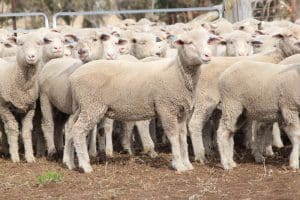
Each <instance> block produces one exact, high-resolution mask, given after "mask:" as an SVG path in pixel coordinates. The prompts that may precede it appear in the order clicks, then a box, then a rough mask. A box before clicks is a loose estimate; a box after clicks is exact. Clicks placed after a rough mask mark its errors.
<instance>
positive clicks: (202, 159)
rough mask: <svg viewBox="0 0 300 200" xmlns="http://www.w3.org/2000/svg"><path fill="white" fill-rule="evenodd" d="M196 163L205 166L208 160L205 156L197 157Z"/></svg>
mask: <svg viewBox="0 0 300 200" xmlns="http://www.w3.org/2000/svg"><path fill="white" fill-rule="evenodd" d="M195 162H198V163H201V164H203V165H204V164H205V163H207V160H206V158H205V156H195Z"/></svg>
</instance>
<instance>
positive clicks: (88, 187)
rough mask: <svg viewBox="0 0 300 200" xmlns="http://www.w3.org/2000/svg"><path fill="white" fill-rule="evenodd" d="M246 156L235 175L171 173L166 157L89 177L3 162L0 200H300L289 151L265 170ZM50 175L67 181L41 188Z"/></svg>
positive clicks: (137, 160) (117, 165)
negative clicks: (289, 166)
mask: <svg viewBox="0 0 300 200" xmlns="http://www.w3.org/2000/svg"><path fill="white" fill-rule="evenodd" d="M242 152H243V153H241V152H237V153H236V155H237V156H236V160H237V161H238V163H239V166H238V167H237V168H236V169H234V170H232V171H229V172H228V171H224V170H222V169H221V168H219V167H218V165H219V161H218V160H211V162H210V164H209V165H208V166H203V165H200V164H199V163H193V165H194V167H195V169H194V170H193V171H190V172H186V173H182V174H178V173H176V172H175V171H173V170H171V169H170V168H169V166H168V165H169V161H170V158H171V155H170V154H168V153H160V155H159V157H158V158H156V159H150V158H148V157H147V156H143V155H140V156H136V157H134V158H129V157H128V156H127V155H120V154H118V155H115V157H114V158H112V159H110V160H109V161H108V162H107V163H106V164H93V168H94V172H93V173H91V174H82V173H79V172H78V171H69V170H67V169H66V168H65V167H63V166H62V164H60V163H57V162H49V161H47V160H46V159H44V158H42V159H37V163H34V164H28V163H24V162H22V163H20V164H14V163H12V162H11V161H10V160H7V159H0V199H189V200H196V199H244V200H251V199H272V200H273V199H278V200H279V199H282V200H283V199H286V200H288V199H295V200H296V199H300V173H299V171H298V172H294V171H291V170H288V169H287V167H285V165H286V164H287V163H288V158H287V156H288V154H289V152H290V147H286V148H285V149H283V150H280V152H279V151H277V155H276V157H275V158H268V159H267V162H266V164H265V165H263V164H255V163H254V161H253V159H252V158H251V156H250V153H249V152H245V150H243V151H242ZM264 166H265V167H264ZM47 171H51V172H58V173H60V174H62V175H63V177H64V179H63V181H62V182H59V183H50V184H46V185H42V186H41V185H38V184H37V179H36V177H37V176H39V175H41V174H43V173H45V172H47Z"/></svg>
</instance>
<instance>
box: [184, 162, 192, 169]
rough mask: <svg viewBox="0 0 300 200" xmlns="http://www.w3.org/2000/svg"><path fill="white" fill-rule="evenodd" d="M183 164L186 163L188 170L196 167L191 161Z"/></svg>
mask: <svg viewBox="0 0 300 200" xmlns="http://www.w3.org/2000/svg"><path fill="white" fill-rule="evenodd" d="M183 164H184V166H185V168H186V170H193V169H194V167H193V165H192V164H191V163H190V162H184V163H183Z"/></svg>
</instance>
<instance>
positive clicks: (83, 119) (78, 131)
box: [72, 105, 107, 173]
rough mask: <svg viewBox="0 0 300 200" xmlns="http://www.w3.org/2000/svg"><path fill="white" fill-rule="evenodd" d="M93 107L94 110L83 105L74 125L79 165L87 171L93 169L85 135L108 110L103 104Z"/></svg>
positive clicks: (74, 139)
mask: <svg viewBox="0 0 300 200" xmlns="http://www.w3.org/2000/svg"><path fill="white" fill-rule="evenodd" d="M93 108H94V110H85V108H84V107H83V106H82V107H81V108H80V113H79V115H78V119H77V121H76V122H75V124H74V126H73V127H72V134H73V141H74V146H75V150H76V153H77V157H78V163H79V167H80V168H82V169H83V172H85V173H89V172H92V171H93V169H92V166H91V164H90V158H89V154H88V150H87V144H86V140H85V137H86V135H87V133H88V132H89V131H90V130H91V129H92V128H93V127H95V126H96V124H97V123H98V122H99V121H100V119H101V118H102V117H103V116H104V114H105V112H106V110H107V107H106V106H101V105H97V106H95V107H93ZM95 108H97V110H95Z"/></svg>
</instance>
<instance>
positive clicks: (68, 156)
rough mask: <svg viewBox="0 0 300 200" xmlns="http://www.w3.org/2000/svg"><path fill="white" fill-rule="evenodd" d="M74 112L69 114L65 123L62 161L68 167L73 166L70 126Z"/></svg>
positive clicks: (72, 123) (72, 167) (71, 167)
mask: <svg viewBox="0 0 300 200" xmlns="http://www.w3.org/2000/svg"><path fill="white" fill-rule="evenodd" d="M75 116H76V115H75V114H74V115H71V116H70V117H69V119H68V121H67V123H66V125H65V146H64V154H63V163H64V164H65V165H67V167H68V169H70V170H72V169H74V168H75V164H74V153H75V152H74V146H73V137H72V132H71V128H72V126H73V125H74V119H75Z"/></svg>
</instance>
